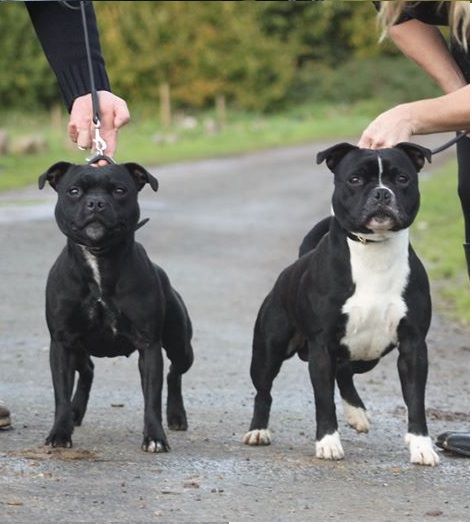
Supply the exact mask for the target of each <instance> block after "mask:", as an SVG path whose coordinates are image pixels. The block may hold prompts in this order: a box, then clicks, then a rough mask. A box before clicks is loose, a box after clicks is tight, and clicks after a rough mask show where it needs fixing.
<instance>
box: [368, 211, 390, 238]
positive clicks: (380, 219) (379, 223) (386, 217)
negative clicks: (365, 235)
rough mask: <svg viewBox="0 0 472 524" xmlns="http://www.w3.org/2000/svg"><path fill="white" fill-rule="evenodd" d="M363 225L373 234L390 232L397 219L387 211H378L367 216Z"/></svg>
mask: <svg viewBox="0 0 472 524" xmlns="http://www.w3.org/2000/svg"><path fill="white" fill-rule="evenodd" d="M364 224H365V227H366V228H367V229H370V230H371V231H373V232H374V233H377V232H380V231H390V230H391V229H393V228H394V227H395V226H396V225H397V217H396V216H395V215H394V213H393V212H392V211H390V210H388V209H378V210H376V211H374V212H373V213H370V214H369V215H368V217H367V220H366V221H365V223H364Z"/></svg>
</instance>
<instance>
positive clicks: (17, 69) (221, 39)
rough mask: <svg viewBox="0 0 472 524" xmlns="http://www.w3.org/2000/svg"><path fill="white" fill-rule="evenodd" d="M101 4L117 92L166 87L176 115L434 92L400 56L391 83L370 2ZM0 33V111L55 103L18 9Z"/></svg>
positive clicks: (147, 97)
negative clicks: (221, 102)
mask: <svg viewBox="0 0 472 524" xmlns="http://www.w3.org/2000/svg"><path fill="white" fill-rule="evenodd" d="M94 5H95V9H96V12H97V18H98V22H99V27H100V34H101V42H102V47H103V53H104V56H105V59H106V62H107V68H108V72H109V76H110V78H111V81H112V86H113V89H114V91H115V92H116V93H117V94H119V95H120V96H123V97H124V98H126V99H127V100H128V101H133V103H140V102H152V103H156V104H157V103H158V101H159V96H160V92H161V91H160V90H161V89H162V86H163V85H164V86H167V87H168V89H169V91H170V96H171V100H172V104H173V106H174V107H184V108H185V107H192V108H193V107H195V108H200V107H207V106H210V105H213V104H214V101H215V99H216V98H217V97H220V98H221V97H222V96H224V97H225V100H226V102H227V103H229V104H231V105H233V106H234V107H238V108H243V109H255V110H263V111H268V110H269V111H270V110H275V109H278V108H279V107H281V106H282V105H284V104H289V103H293V102H298V101H300V100H307V99H310V100H321V99H323V100H329V101H333V100H334V101H343V102H350V101H352V100H353V99H355V100H359V99H363V98H370V97H371V96H373V94H375V93H376V92H378V90H379V89H383V88H384V87H385V89H387V88H388V86H390V85H394V86H395V88H396V89H397V91H398V90H399V91H400V93H401V96H404V97H405V98H409V97H410V94H411V93H412V90H413V88H410V84H411V83H413V84H414V90H415V91H414V96H421V95H422V94H423V91H424V90H425V89H426V91H427V94H430V92H431V87H430V84H429V83H428V81H427V80H425V81H424V80H423V79H422V77H421V73H417V72H416V69H415V67H414V66H413V67H411V68H410V69H408V68H409V67H410V66H409V65H408V63H407V61H406V59H403V58H402V59H398V58H396V57H394V58H393V60H395V64H396V65H395V71H393V72H392V75H393V78H392V80H391V81H390V78H389V76H390V74H391V73H390V72H389V71H388V64H389V61H388V60H389V56H390V55H392V54H395V51H394V50H393V48H392V46H389V45H388V44H382V46H379V44H378V41H377V40H378V31H377V29H376V22H375V14H376V13H375V10H374V8H373V6H372V4H371V2H347V1H339V2H334V1H332V2H329V1H326V2H279V1H263V2H255V1H245V2H235V1H227V2H213V1H199V2H191V1H180V2H175V1H158V2H157V1H140V2H131V1H120V2H118V1H107V2H103V1H102V2H98V1H96V2H95V3H94ZM0 34H1V35H2V53H0V70H1V71H2V74H1V75H0V100H1V105H2V106H4V107H5V106H6V105H8V106H9V107H23V108H36V107H38V106H46V107H48V106H50V105H52V104H53V103H54V102H57V99H58V95H57V89H56V88H55V83H54V78H53V75H52V74H51V72H50V70H49V68H48V66H47V64H46V61H45V59H44V57H43V56H42V51H41V49H40V46H39V45H38V42H37V40H36V35H35V34H34V30H33V28H32V26H31V24H30V22H29V19H28V16H27V13H26V9H25V8H24V6H23V5H22V3H21V2H2V3H0ZM377 64H382V66H381V67H377ZM405 68H406V70H407V71H408V72H407V73H405V72H404V71H405ZM359 69H360V71H359ZM398 69H399V70H400V76H399V77H398V78H397V80H395V75H396V74H397V70H398ZM402 71H403V72H402ZM410 71H411V73H410ZM412 74H413V75H415V74H416V78H419V80H415V79H413V78H412V76H411V75H412ZM386 78H389V81H387V82H385V79H386ZM424 86H426V87H424ZM428 90H429V91H428Z"/></svg>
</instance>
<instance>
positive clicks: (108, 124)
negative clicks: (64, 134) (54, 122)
mask: <svg viewBox="0 0 472 524" xmlns="http://www.w3.org/2000/svg"><path fill="white" fill-rule="evenodd" d="M98 98H99V102H100V136H101V137H102V138H103V139H104V140H105V142H106V144H107V147H106V151H105V153H106V154H107V155H108V156H110V157H112V156H113V154H114V153H115V150H116V138H117V134H118V129H119V128H120V127H121V126H123V125H125V124H127V123H128V122H129V119H130V115H129V111H128V106H127V105H126V102H125V101H124V100H123V99H121V98H119V97H118V96H116V95H114V94H113V93H110V92H109V91H98ZM92 117H93V109H92V96H91V95H90V93H89V94H87V95H83V96H79V97H78V98H76V99H75V100H74V103H73V104H72V109H71V112H70V118H69V124H68V126H67V131H68V133H69V137H70V139H71V140H72V142H74V143H77V146H78V147H79V148H80V149H91V148H92V144H93V142H92V138H93V135H94V125H93V121H92ZM99 164H100V163H99Z"/></svg>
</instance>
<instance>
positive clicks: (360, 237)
mask: <svg viewBox="0 0 472 524" xmlns="http://www.w3.org/2000/svg"><path fill="white" fill-rule="evenodd" d="M346 235H347V237H348V238H350V239H351V240H354V242H360V243H361V244H377V243H378V242H384V240H385V239H381V240H372V239H371V238H367V237H366V236H363V235H359V234H358V233H351V232H350V231H346Z"/></svg>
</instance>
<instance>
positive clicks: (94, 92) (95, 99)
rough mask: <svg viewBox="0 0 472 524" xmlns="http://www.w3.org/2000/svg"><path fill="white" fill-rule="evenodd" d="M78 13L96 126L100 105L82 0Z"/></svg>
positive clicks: (98, 119) (98, 120) (98, 121)
mask: <svg viewBox="0 0 472 524" xmlns="http://www.w3.org/2000/svg"><path fill="white" fill-rule="evenodd" d="M80 12H81V14H82V26H83V28H84V38H85V51H86V53H87V65H88V70H89V77H90V93H91V94H92V109H93V123H94V124H95V125H97V123H100V103H99V101H98V94H97V90H96V88H95V77H94V74H93V66H92V54H91V52H90V42H89V36H88V27H87V17H86V15H85V2H84V1H83V0H82V1H81V2H80Z"/></svg>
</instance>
